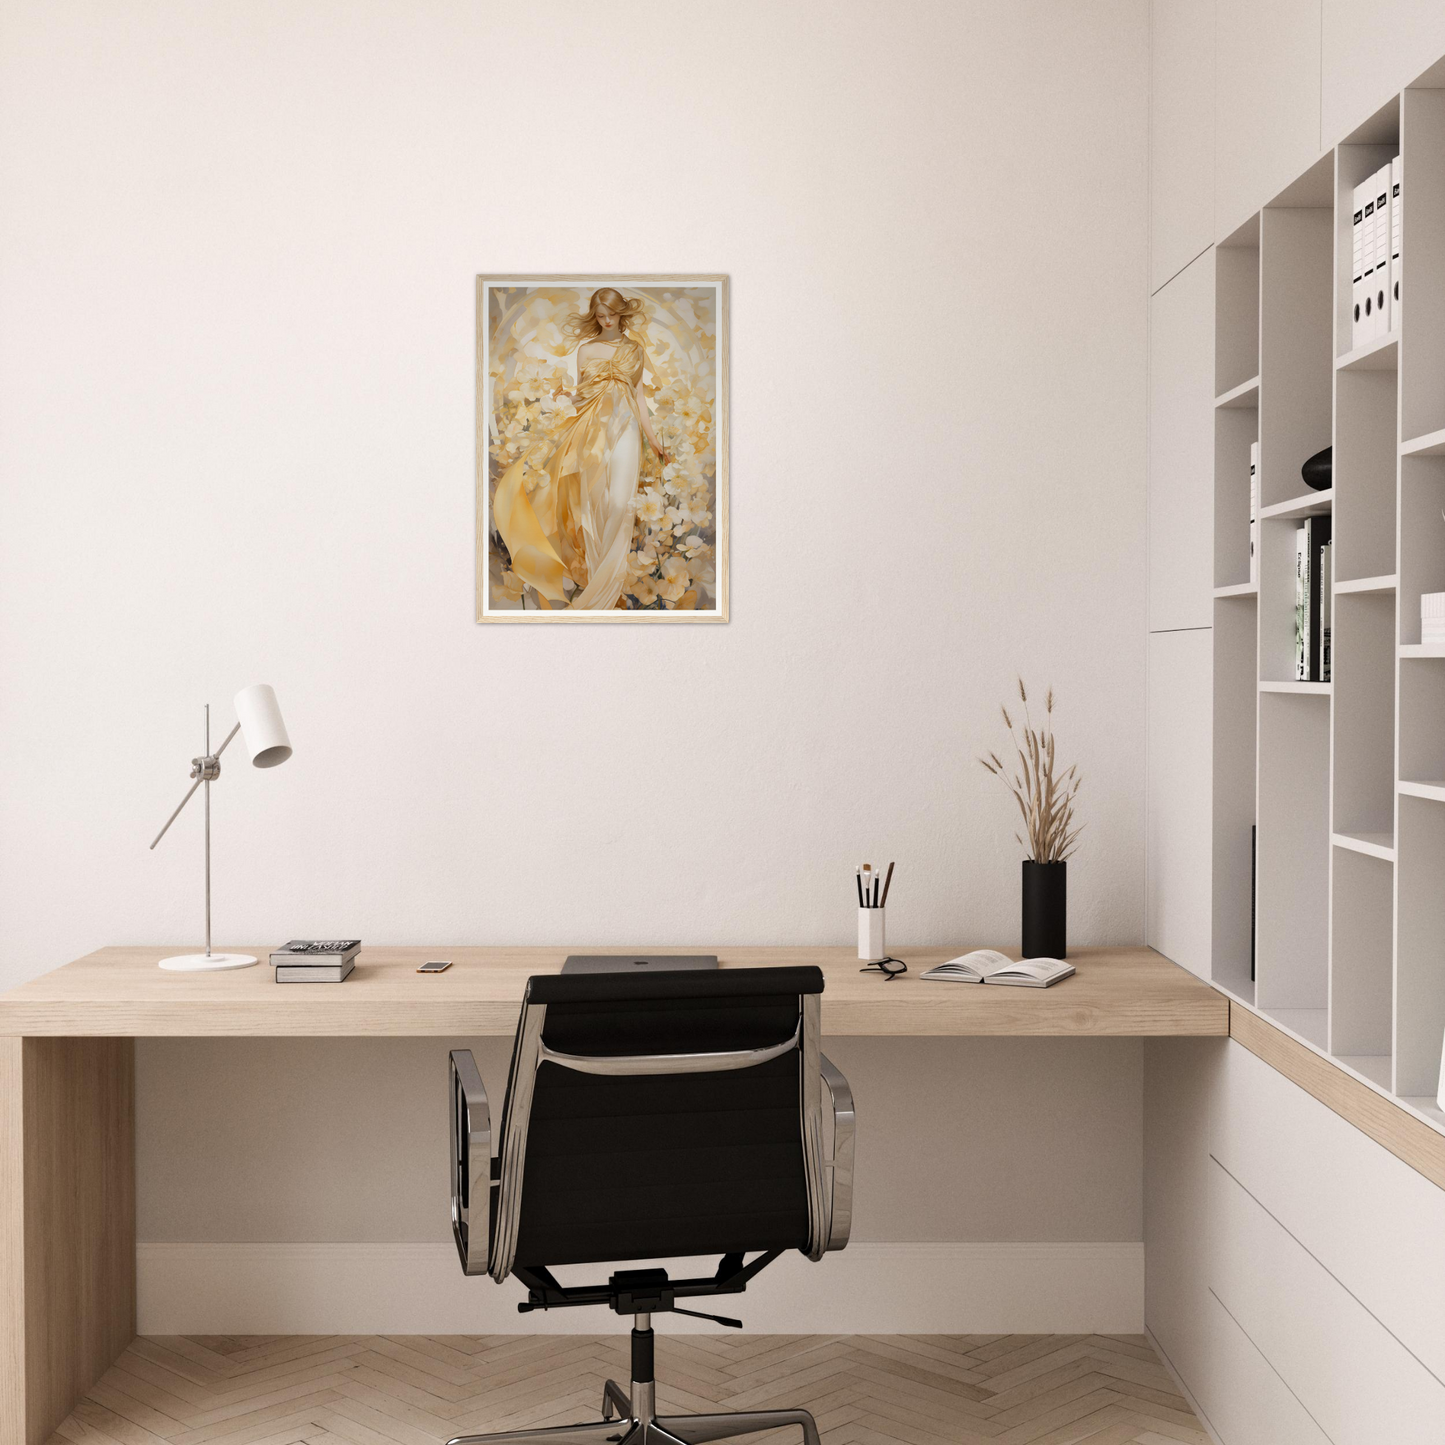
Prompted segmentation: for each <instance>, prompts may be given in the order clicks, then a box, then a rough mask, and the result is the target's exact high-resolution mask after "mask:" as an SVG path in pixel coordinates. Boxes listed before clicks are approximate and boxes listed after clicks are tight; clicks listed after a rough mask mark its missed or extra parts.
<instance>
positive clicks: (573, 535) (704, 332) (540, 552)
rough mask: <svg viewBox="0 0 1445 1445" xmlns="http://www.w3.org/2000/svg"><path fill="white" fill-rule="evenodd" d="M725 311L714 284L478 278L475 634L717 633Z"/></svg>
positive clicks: (722, 292) (675, 278) (724, 508)
mask: <svg viewBox="0 0 1445 1445" xmlns="http://www.w3.org/2000/svg"><path fill="white" fill-rule="evenodd" d="M728 301H729V298H728V278H727V277H726V276H725V275H616V274H602V273H598V274H595V275H560V276H559V275H521V274H517V273H505V274H494V275H482V276H478V277H477V420H476V426H477V432H476V447H477V455H476V468H477V471H476V557H475V575H476V620H477V621H478V622H479V623H483V622H486V623H491V622H525V623H531V624H542V623H549V622H584V623H585V622H593V623H600V622H664V623H674V624H676V623H691V622H726V621H727V620H728ZM603 328H607V329H603ZM609 336H616V337H618V338H619V339H618V340H617V341H609V340H608V339H607V338H608V337H609ZM579 354H580V355H579ZM634 478H635V481H634V480H632V479H634Z"/></svg>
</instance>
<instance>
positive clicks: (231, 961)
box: [160, 953, 256, 973]
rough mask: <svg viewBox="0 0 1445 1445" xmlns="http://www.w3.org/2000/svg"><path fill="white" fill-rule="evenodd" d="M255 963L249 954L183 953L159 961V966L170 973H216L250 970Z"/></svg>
mask: <svg viewBox="0 0 1445 1445" xmlns="http://www.w3.org/2000/svg"><path fill="white" fill-rule="evenodd" d="M255 962H256V960H255V959H254V958H253V957H252V956H251V955H250V954H249V953H183V954H180V955H178V956H177V957H175V958H163V959H161V962H160V966H161V967H162V968H166V969H169V970H170V971H171V972H172V973H217V972H219V971H220V970H221V969H223V968H250V967H251V965H252V964H253V963H255Z"/></svg>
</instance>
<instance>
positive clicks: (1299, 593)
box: [1294, 516, 1330, 682]
mask: <svg viewBox="0 0 1445 1445" xmlns="http://www.w3.org/2000/svg"><path fill="white" fill-rule="evenodd" d="M1329 540H1330V518H1329V517H1327V516H1326V517H1306V518H1305V519H1304V521H1303V523H1301V525H1300V526H1299V527H1297V528H1296V529H1295V544H1294V675H1295V681H1296V682H1328V681H1329V677H1328V676H1327V675H1326V673H1325V671H1324V667H1325V664H1324V657H1325V652H1324V624H1325V620H1326V618H1328V617H1329V609H1328V608H1327V607H1326V606H1325V605H1324V593H1325V582H1324V566H1323V562H1322V557H1321V554H1322V553H1323V551H1324V548H1325V546H1326V544H1327V543H1328V542H1329Z"/></svg>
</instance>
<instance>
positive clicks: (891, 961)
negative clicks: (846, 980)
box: [858, 958, 908, 983]
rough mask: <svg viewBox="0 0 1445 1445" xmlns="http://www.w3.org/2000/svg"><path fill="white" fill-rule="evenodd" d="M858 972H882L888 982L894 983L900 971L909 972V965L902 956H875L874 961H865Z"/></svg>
mask: <svg viewBox="0 0 1445 1445" xmlns="http://www.w3.org/2000/svg"><path fill="white" fill-rule="evenodd" d="M858 972H859V973H874V972H877V973H881V974H882V975H883V977H884V979H885V980H886V981H887V982H888V983H892V982H893V980H894V979H895V978H897V977H898V975H899V974H900V973H907V972H908V965H907V964H906V963H904V961H903V960H902V959H901V958H875V959H874V960H873V962H872V963H865V964H864V965H863V967H862V968H860V969H859V970H858Z"/></svg>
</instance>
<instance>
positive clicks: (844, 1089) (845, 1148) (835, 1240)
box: [818, 1054, 857, 1250]
mask: <svg viewBox="0 0 1445 1445" xmlns="http://www.w3.org/2000/svg"><path fill="white" fill-rule="evenodd" d="M818 1065H819V1072H820V1073H821V1074H822V1076H823V1083H824V1084H825V1085H826V1087H827V1090H828V1096H829V1098H830V1099H831V1100H832V1103H833V1157H832V1158H831V1159H826V1160H824V1162H823V1168H824V1169H825V1170H826V1171H827V1172H828V1173H830V1174H831V1175H832V1177H833V1182H832V1191H831V1194H830V1207H829V1212H828V1221H829V1222H828V1248H829V1249H830V1250H832V1249H842V1248H843V1246H844V1245H845V1244H847V1243H848V1235H849V1234H850V1233H851V1231H852V1228H853V1131H854V1126H855V1124H856V1123H857V1115H856V1113H855V1111H854V1108H853V1090H852V1089H851V1088H850V1087H849V1085H848V1080H847V1079H845V1078H844V1077H843V1075H842V1073H841V1072H840V1071H839V1069H838V1066H837V1065H836V1064H834V1062H833V1061H832V1060H831V1059H830V1058H829V1057H828V1056H827V1054H819V1056H818Z"/></svg>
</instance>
